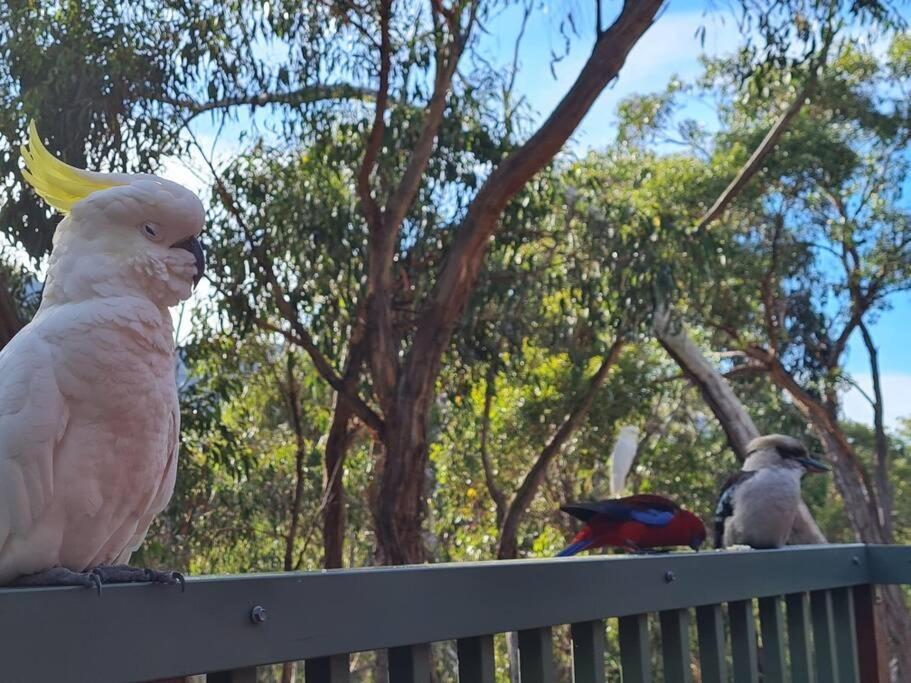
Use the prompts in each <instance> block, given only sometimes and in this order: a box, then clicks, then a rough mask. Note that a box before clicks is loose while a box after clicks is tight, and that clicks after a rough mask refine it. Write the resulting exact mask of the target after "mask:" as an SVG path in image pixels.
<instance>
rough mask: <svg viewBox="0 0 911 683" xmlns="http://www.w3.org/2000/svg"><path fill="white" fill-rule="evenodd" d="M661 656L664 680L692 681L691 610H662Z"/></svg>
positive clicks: (669, 681)
mask: <svg viewBox="0 0 911 683" xmlns="http://www.w3.org/2000/svg"><path fill="white" fill-rule="evenodd" d="M658 616H659V619H660V621H661V656H662V661H663V662H664V680H665V681H667V682H668V683H690V681H691V680H692V678H693V676H692V672H691V671H690V611H689V610H688V609H672V610H666V611H664V612H661V613H660V614H659V615H658Z"/></svg>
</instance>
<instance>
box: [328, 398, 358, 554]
mask: <svg viewBox="0 0 911 683" xmlns="http://www.w3.org/2000/svg"><path fill="white" fill-rule="evenodd" d="M352 417H353V413H352V411H351V409H350V408H349V407H348V405H347V404H346V403H345V402H344V401H339V400H338V398H336V402H335V412H334V413H333V415H332V425H331V426H330V428H329V436H328V437H327V438H326V452H325V457H324V459H323V465H324V468H323V491H324V492H325V494H324V495H325V496H326V504H325V508H324V510H323V566H324V567H325V568H326V569H340V568H341V567H343V566H344V560H343V558H344V552H345V522H346V519H345V482H344V472H345V456H346V455H347V454H348V448H349V447H350V445H351V433H352V432H351V421H352Z"/></svg>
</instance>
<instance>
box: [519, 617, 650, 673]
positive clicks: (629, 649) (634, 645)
mask: <svg viewBox="0 0 911 683" xmlns="http://www.w3.org/2000/svg"><path fill="white" fill-rule="evenodd" d="M619 622H620V668H621V670H622V672H623V683H651V680H652V660H651V652H650V650H649V637H648V615H647V614H633V615H630V616H628V617H620V619H619ZM523 683H524V681H523Z"/></svg>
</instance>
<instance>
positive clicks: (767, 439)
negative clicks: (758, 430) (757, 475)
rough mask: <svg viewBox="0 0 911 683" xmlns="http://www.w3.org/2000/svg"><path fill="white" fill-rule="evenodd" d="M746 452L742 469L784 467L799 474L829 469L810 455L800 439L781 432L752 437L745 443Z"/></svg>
mask: <svg viewBox="0 0 911 683" xmlns="http://www.w3.org/2000/svg"><path fill="white" fill-rule="evenodd" d="M747 453H748V456H747V459H746V460H745V461H744V464H743V469H744V470H759V469H762V468H764V467H784V468H787V469H792V470H797V471H798V472H800V475H801V476H803V475H804V474H806V473H820V472H828V471H829V466H828V465H826V464H825V463H824V462H822V461H820V460H819V459H817V458H813V457H811V456H810V453H809V451H808V450H807V447H806V446H805V445H804V443H803V442H802V441H800V440H799V439H795V438H794V437H792V436H785V435H783V434H769V435H767V436H760V437H758V438H756V439H753V440H752V441H750V443H748V444H747Z"/></svg>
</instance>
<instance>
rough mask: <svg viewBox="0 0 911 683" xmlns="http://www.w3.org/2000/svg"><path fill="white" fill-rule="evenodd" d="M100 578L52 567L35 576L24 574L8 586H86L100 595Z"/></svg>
mask: <svg viewBox="0 0 911 683" xmlns="http://www.w3.org/2000/svg"><path fill="white" fill-rule="evenodd" d="M101 583H102V581H101V577H100V576H98V575H96V574H95V573H94V572H74V571H72V570H70V569H67V568H66V567H54V568H53V569H47V570H45V571H43V572H38V573H37V574H26V575H25V576H20V577H19V578H18V579H16V580H15V581H13V582H12V583H11V584H10V586H21V587H27V586H33V587H37V586H86V587H88V588H94V589H95V592H96V593H98V595H101Z"/></svg>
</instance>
